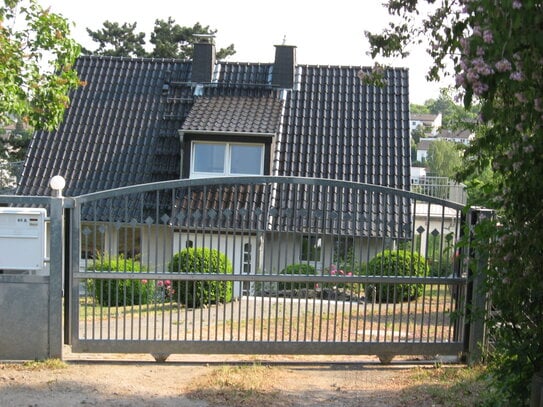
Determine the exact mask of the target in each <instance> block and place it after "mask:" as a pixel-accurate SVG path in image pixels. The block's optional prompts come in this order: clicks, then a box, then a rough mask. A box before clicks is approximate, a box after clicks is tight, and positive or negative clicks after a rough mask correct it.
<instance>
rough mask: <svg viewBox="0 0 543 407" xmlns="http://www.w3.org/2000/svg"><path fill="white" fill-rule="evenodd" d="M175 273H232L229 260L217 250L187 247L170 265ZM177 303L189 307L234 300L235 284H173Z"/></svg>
mask: <svg viewBox="0 0 543 407" xmlns="http://www.w3.org/2000/svg"><path fill="white" fill-rule="evenodd" d="M168 267H169V270H170V271H171V272H173V273H179V272H181V273H217V274H232V272H233V271H232V264H231V263H230V261H229V260H228V258H227V257H226V256H225V255H224V254H222V253H221V252H219V251H218V250H215V249H207V248H205V247H202V248H192V247H191V248H187V249H184V250H181V251H180V252H179V253H177V254H175V255H174V256H173V258H172V261H171V262H170V264H169V266H168ZM172 284H173V287H174V290H175V293H176V298H177V300H178V301H179V302H180V303H181V304H184V305H185V306H187V307H199V306H201V305H207V304H216V303H218V302H229V301H232V285H233V284H232V281H213V280H208V281H202V280H194V281H179V280H178V281H174V282H172Z"/></svg>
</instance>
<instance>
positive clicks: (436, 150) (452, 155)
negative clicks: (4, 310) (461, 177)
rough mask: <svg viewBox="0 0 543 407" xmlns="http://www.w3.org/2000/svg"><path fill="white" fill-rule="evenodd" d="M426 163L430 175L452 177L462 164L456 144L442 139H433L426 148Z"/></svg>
mask: <svg viewBox="0 0 543 407" xmlns="http://www.w3.org/2000/svg"><path fill="white" fill-rule="evenodd" d="M427 164H428V168H429V170H430V173H431V174H432V175H435V176H438V177H447V178H454V177H455V175H456V173H457V172H458V170H459V169H460V167H461V166H462V158H461V155H460V150H459V147H458V145H457V144H456V143H453V142H451V141H447V140H442V139H438V140H435V141H433V142H432V144H430V148H429V149H428V158H427Z"/></svg>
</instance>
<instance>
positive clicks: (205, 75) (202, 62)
mask: <svg viewBox="0 0 543 407" xmlns="http://www.w3.org/2000/svg"><path fill="white" fill-rule="evenodd" d="M194 37H195V38H196V42H195V43H194V50H193V54H192V82H195V83H207V82H211V80H212V78H213V69H214V67H215V43H214V41H213V40H214V38H215V37H214V36H213V35H210V34H194Z"/></svg>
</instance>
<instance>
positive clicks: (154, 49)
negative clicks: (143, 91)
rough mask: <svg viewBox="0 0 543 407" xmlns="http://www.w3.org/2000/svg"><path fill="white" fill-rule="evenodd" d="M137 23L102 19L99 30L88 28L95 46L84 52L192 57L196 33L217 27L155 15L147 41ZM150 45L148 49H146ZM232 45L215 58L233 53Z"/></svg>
mask: <svg viewBox="0 0 543 407" xmlns="http://www.w3.org/2000/svg"><path fill="white" fill-rule="evenodd" d="M136 26H137V24H136V23H135V22H134V23H132V24H128V23H124V24H119V23H115V22H110V21H105V22H104V23H103V28H101V29H99V30H91V29H87V33H88V34H89V36H90V37H91V39H92V40H93V41H94V42H96V43H98V48H96V49H95V50H87V49H86V50H85V53H87V54H95V55H110V56H123V57H152V58H176V59H190V58H192V48H193V43H194V42H195V39H196V35H198V34H205V35H214V34H215V33H216V32H217V30H212V29H211V28H210V27H209V26H202V25H201V24H200V23H196V24H194V26H192V27H187V26H180V25H179V24H177V23H176V22H175V20H174V19H173V18H172V17H168V19H167V20H161V19H157V20H156V21H155V26H154V29H153V32H152V33H151V35H150V40H149V43H150V44H147V43H146V40H145V36H146V34H145V33H143V32H137V31H136ZM146 45H149V47H150V48H151V50H150V51H149V52H147V51H146V48H145V46H146ZM235 52H236V51H235V49H234V45H233V44H231V45H229V46H228V47H226V48H221V49H220V50H218V51H217V58H218V59H224V58H226V57H228V56H230V55H233V54H235Z"/></svg>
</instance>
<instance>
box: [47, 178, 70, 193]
mask: <svg viewBox="0 0 543 407" xmlns="http://www.w3.org/2000/svg"><path fill="white" fill-rule="evenodd" d="M49 186H50V187H51V189H52V190H53V194H52V195H53V196H56V197H58V198H60V197H61V196H62V190H63V189H64V187H65V186H66V180H65V179H64V177H62V176H61V175H55V176H54V177H53V178H51V180H50V181H49Z"/></svg>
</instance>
